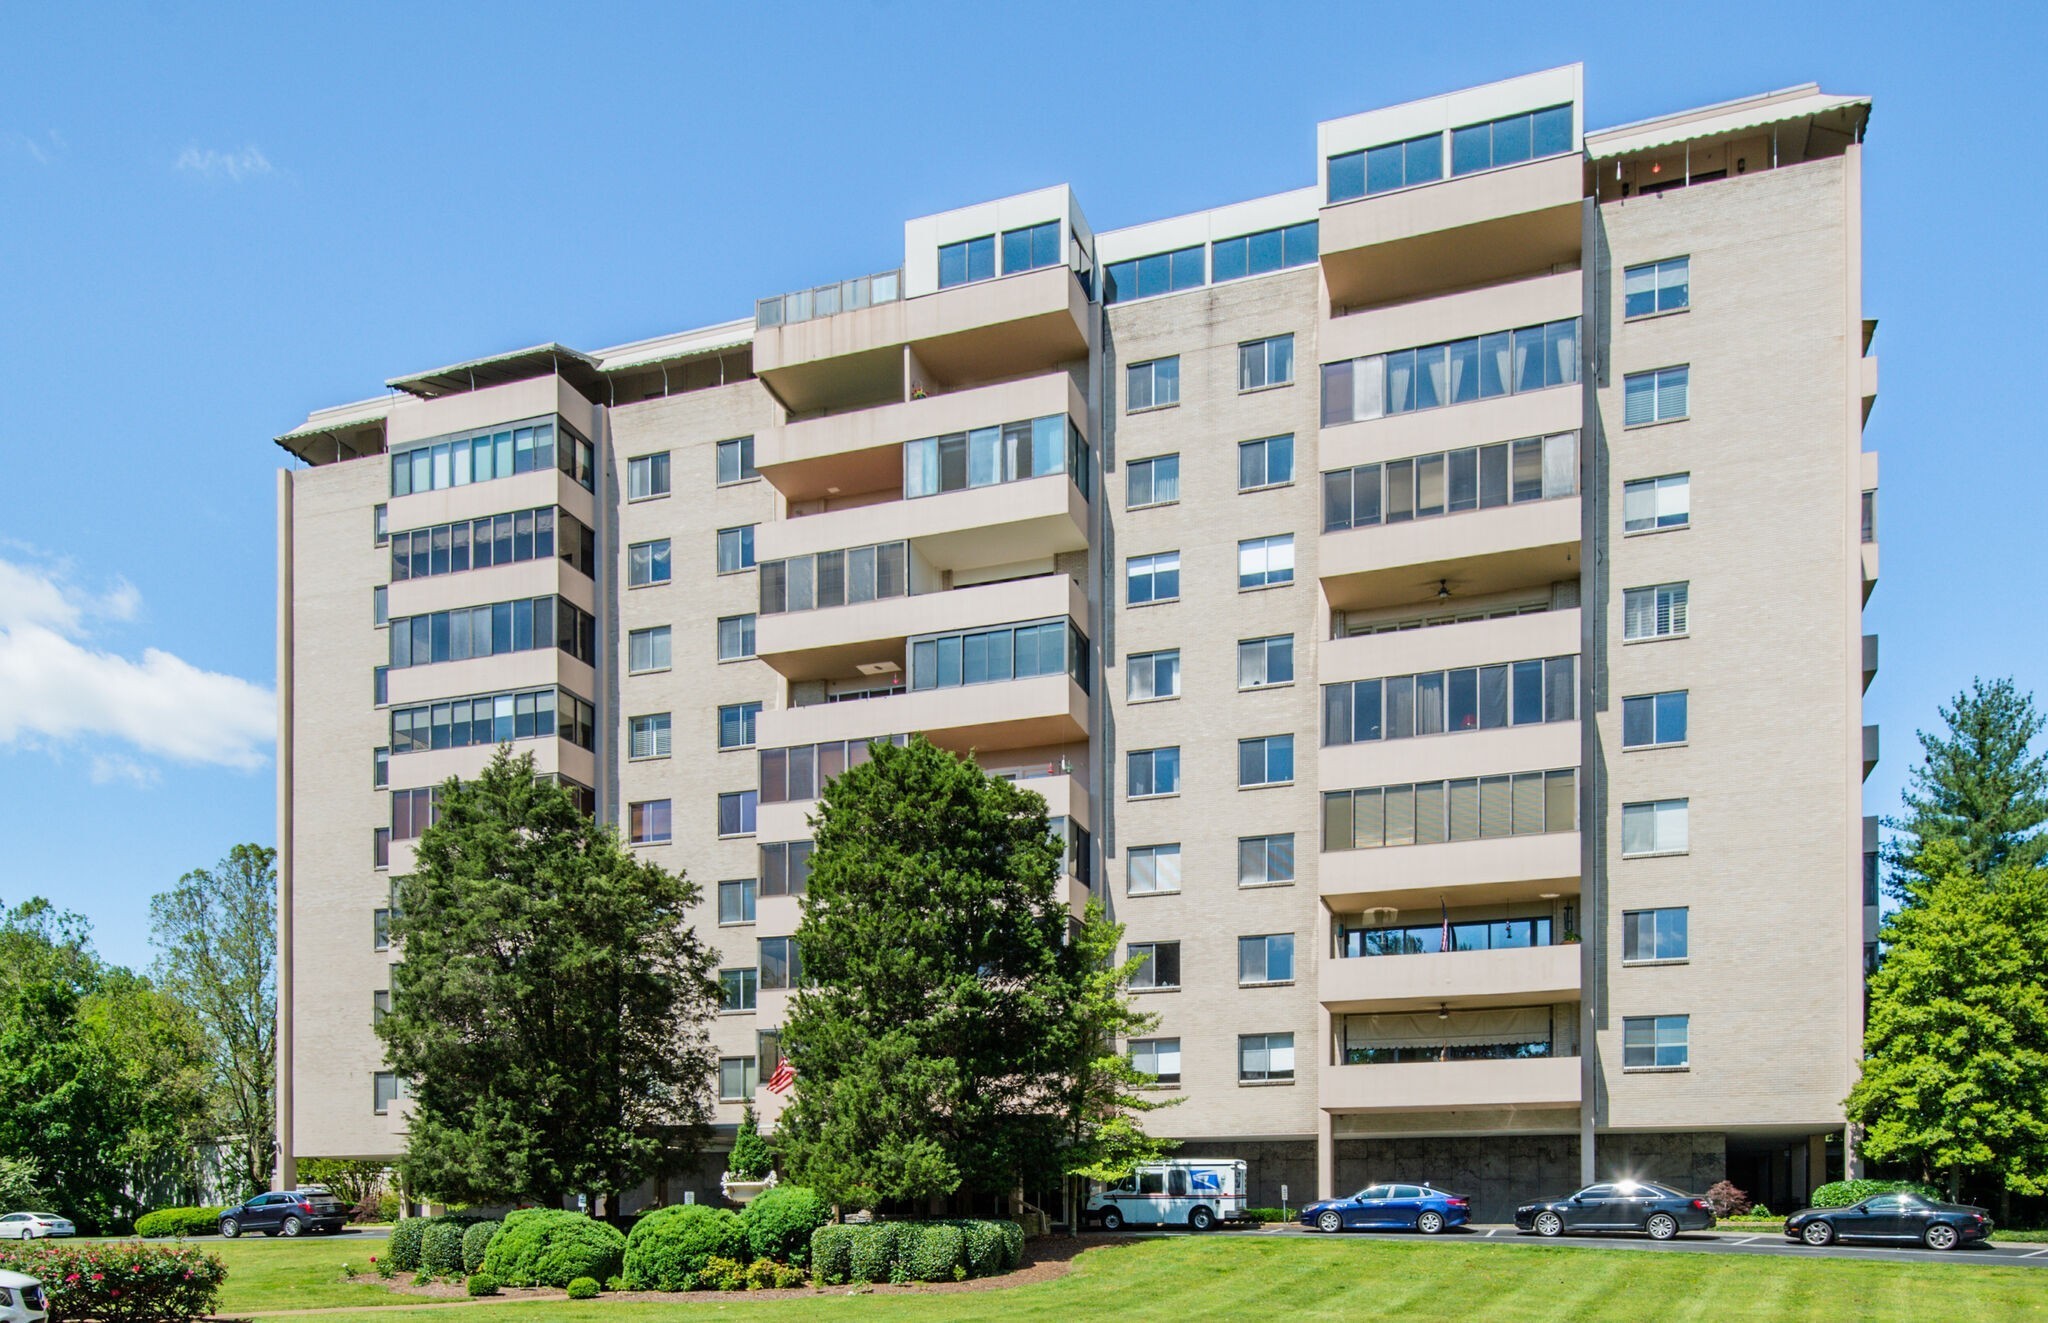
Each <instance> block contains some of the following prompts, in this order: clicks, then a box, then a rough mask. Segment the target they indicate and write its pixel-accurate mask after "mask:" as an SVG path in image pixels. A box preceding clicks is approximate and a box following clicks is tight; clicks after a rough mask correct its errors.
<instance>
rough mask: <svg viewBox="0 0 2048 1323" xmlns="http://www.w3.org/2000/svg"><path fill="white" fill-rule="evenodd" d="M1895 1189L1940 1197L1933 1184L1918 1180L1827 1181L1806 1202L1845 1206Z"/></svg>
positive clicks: (1827, 1205) (1809, 1203)
mask: <svg viewBox="0 0 2048 1323" xmlns="http://www.w3.org/2000/svg"><path fill="white" fill-rule="evenodd" d="M1896 1190H1911V1191H1913V1192H1914V1193H1915V1194H1922V1195H1925V1196H1926V1197H1928V1198H1929V1199H1939V1198H1941V1195H1940V1194H1939V1193H1937V1192H1936V1191H1935V1189H1934V1187H1933V1186H1931V1185H1923V1184H1922V1183H1920V1182H1919V1181H1829V1182H1828V1183H1827V1184H1826V1185H1823V1186H1821V1187H1820V1188H1819V1189H1817V1190H1815V1191H1814V1192H1813V1197H1812V1198H1811V1199H1809V1200H1807V1204H1808V1205H1809V1206H1810V1207H1813V1208H1847V1207H1848V1206H1849V1205H1851V1204H1860V1203H1862V1202H1863V1201H1864V1200H1865V1199H1868V1198H1870V1197H1871V1196H1872V1195H1879V1194H1891V1193H1892V1192H1894V1191H1896Z"/></svg>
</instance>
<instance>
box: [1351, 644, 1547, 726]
mask: <svg viewBox="0 0 2048 1323" xmlns="http://www.w3.org/2000/svg"><path fill="white" fill-rule="evenodd" d="M1577 681H1578V658H1577V657H1572V656H1566V657H1543V658H1534V659H1531V660H1528V661H1515V662H1499V663H1496V664H1494V665H1491V666H1463V667H1457V668H1455V669H1452V670H1448V671H1423V672H1420V673H1417V674H1414V675H1389V676H1382V677H1379V678H1377V679H1372V680H1345V681H1340V682H1339V683H1337V684H1326V685H1324V686H1323V744H1324V745H1325V746H1326V747H1328V746H1332V745H1341V744H1364V743H1369V742H1371V741H1374V740H1402V739H1410V738H1413V737H1415V736H1420V735H1445V734H1451V735H1455V734H1461V733H1464V732H1468V731H1477V730H1498V729H1501V728H1502V727H1506V726H1534V725H1541V724H1543V723H1545V722H1553V721H1571V720H1574V719H1575V718H1576V717H1577V716H1578V683H1577Z"/></svg>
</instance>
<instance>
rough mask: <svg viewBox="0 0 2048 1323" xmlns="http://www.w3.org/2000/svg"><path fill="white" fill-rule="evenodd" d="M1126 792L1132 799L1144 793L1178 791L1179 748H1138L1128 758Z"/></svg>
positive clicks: (1154, 793) (1161, 793) (1175, 792)
mask: <svg viewBox="0 0 2048 1323" xmlns="http://www.w3.org/2000/svg"><path fill="white" fill-rule="evenodd" d="M1128 765H1129V769H1130V774H1129V786H1128V793H1129V795H1130V797H1131V798H1132V799H1142V798H1143V797H1145V796H1146V795H1171V794H1177V793H1178V792H1179V791H1180V750H1179V749H1178V748H1172V749H1139V750H1136V751H1135V752H1133V753H1131V754H1130V755H1129V758H1128Z"/></svg>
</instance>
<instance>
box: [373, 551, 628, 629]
mask: <svg viewBox="0 0 2048 1323" xmlns="http://www.w3.org/2000/svg"><path fill="white" fill-rule="evenodd" d="M550 596H560V597H562V598H563V599H565V600H567V601H569V602H572V603H574V604H575V606H576V607H577V608H578V609H579V610H581V611H583V612H585V613H586V614H589V615H596V614H597V585H595V584H593V583H592V582H591V581H590V580H589V579H588V578H586V577H584V576H583V575H582V574H581V573H579V572H577V571H575V570H573V569H570V568H569V567H568V566H567V565H565V564H563V563H562V561H561V560H559V559H558V558H556V557H554V556H548V557H544V558H542V559H538V560H523V561H515V562H513V563H512V564H509V565H489V566H486V567H484V568H483V569H480V570H459V571H457V572H455V573H453V574H435V575H430V576H428V577H426V578H423V579H401V580H399V581H397V582H396V583H393V584H392V585H391V591H390V594H389V597H388V598H387V600H386V603H385V606H386V610H387V611H388V612H389V613H390V615H391V617H392V618H393V619H396V618H397V617H399V616H420V615H431V614H432V613H434V612H436V611H452V610H454V609H456V608H457V607H464V606H476V605H479V604H480V603H484V602H510V601H515V600H517V599H518V598H522V597H550Z"/></svg>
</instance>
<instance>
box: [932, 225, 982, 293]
mask: <svg viewBox="0 0 2048 1323" xmlns="http://www.w3.org/2000/svg"><path fill="white" fill-rule="evenodd" d="M995 273H996V237H995V236H994V235H993V234H984V235H982V236H981V237H980V238H978V239H963V240H961V241H960V242H959V243H949V244H941V245H939V288H940V289H951V288H952V287H953V286H955V285H965V284H967V283H968V282H970V281H975V280H989V279H992V278H993V277H994V276H995Z"/></svg>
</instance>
